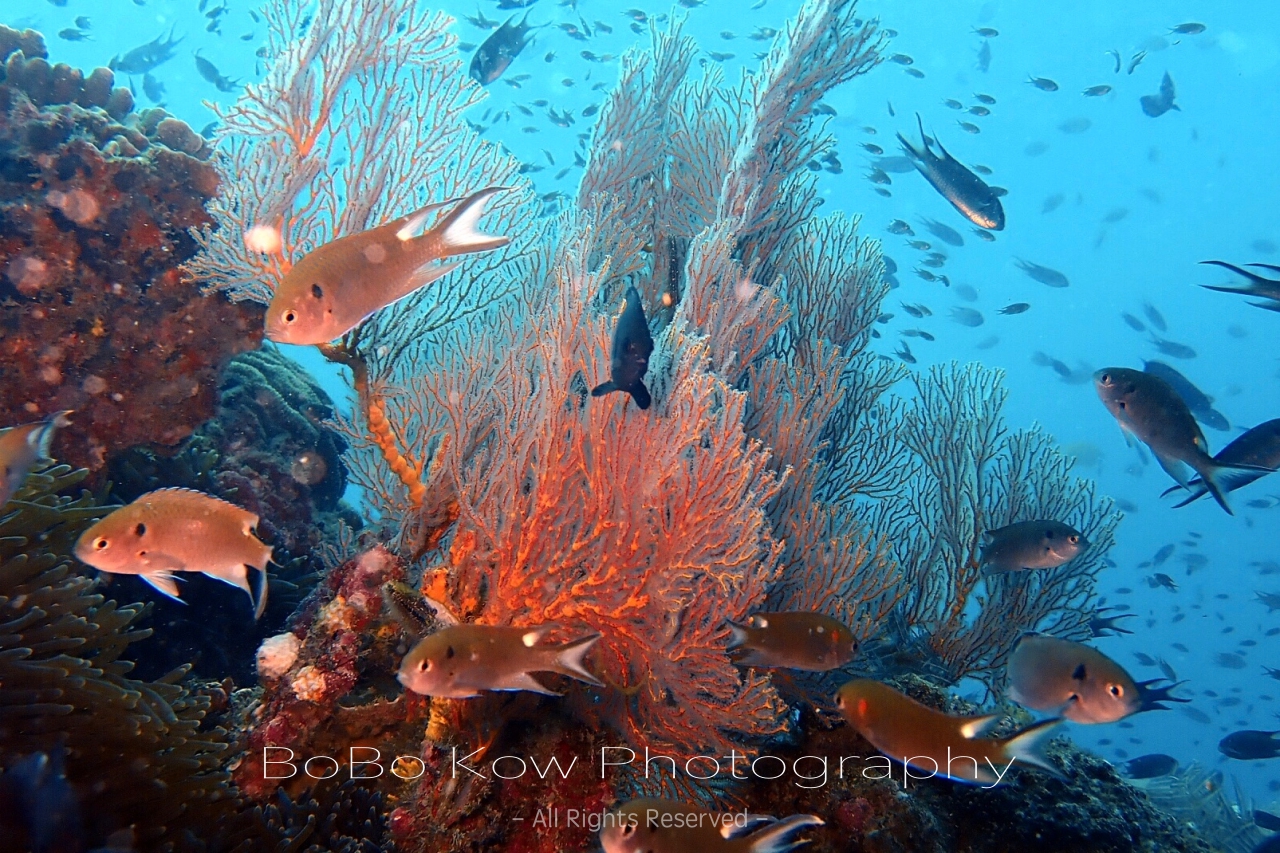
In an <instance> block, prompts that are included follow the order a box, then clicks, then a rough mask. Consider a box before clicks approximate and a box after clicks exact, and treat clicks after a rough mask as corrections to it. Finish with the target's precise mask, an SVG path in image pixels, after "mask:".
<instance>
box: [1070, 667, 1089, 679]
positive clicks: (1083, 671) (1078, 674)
mask: <svg viewBox="0 0 1280 853" xmlns="http://www.w3.org/2000/svg"><path fill="white" fill-rule="evenodd" d="M1088 677H1089V670H1088V668H1087V667H1085V665H1084V664H1080V665H1079V666H1077V667H1076V668H1075V671H1074V672H1072V673H1071V679H1072V680H1073V681H1084V680H1085V679H1086V678H1088Z"/></svg>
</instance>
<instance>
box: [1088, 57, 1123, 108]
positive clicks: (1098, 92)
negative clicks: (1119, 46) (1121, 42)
mask: <svg viewBox="0 0 1280 853" xmlns="http://www.w3.org/2000/svg"><path fill="white" fill-rule="evenodd" d="M1119 59H1120V57H1119V55H1117V56H1116V60H1117V62H1118V61H1119ZM1116 70H1117V71H1119V70H1120V67H1119V66H1118V65H1117V66H1116ZM1110 91H1111V87H1110V86H1108V85H1106V84H1105V83H1104V84H1103V85H1101V86H1090V87H1089V88H1088V89H1085V90H1084V96H1085V97H1086V98H1099V97H1101V96H1103V95H1105V94H1107V93H1108V92H1110Z"/></svg>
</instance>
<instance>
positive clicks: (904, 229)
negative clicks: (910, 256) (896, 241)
mask: <svg viewBox="0 0 1280 853" xmlns="http://www.w3.org/2000/svg"><path fill="white" fill-rule="evenodd" d="M886 230H887V231H888V232H889V233H890V234H907V235H910V236H912V237H914V236H915V234H916V232H914V231H912V230H911V226H910V225H908V224H907V223H905V222H903V221H902V220H901V219H895V220H893V221H892V222H890V223H889V227H888V228H887V229H886Z"/></svg>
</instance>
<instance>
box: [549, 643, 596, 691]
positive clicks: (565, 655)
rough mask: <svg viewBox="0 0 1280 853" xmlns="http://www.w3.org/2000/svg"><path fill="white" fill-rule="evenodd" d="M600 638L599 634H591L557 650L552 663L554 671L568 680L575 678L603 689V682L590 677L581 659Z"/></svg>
mask: <svg viewBox="0 0 1280 853" xmlns="http://www.w3.org/2000/svg"><path fill="white" fill-rule="evenodd" d="M600 637H601V635H600V634H591V635H589V636H586V637H583V638H582V639H581V640H578V641H577V642H574V643H570V644H569V645H567V646H564V647H562V648H560V649H558V650H557V651H556V657H555V661H554V663H555V669H554V671H555V672H558V673H560V674H561V675H567V676H569V677H570V678H576V679H578V680H579V681H585V682H587V683H588V684H594V685H595V686H596V687H604V682H602V681H601V680H600V679H598V678H596V677H595V676H594V675H592V674H591V672H590V671H589V670H588V669H587V668H586V666H585V665H584V664H583V663H582V660H583V658H585V657H586V656H587V652H589V651H591V647H592V646H594V645H595V644H596V641H597V640H599V639H600Z"/></svg>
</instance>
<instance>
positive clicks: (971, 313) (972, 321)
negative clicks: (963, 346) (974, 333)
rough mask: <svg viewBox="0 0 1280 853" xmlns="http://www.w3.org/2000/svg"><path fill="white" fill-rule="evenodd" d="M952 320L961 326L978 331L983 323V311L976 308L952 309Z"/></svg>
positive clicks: (958, 307) (959, 307) (960, 307)
mask: <svg viewBox="0 0 1280 853" xmlns="http://www.w3.org/2000/svg"><path fill="white" fill-rule="evenodd" d="M951 319H952V320H954V321H955V322H957V323H959V324H960V325H961V326H968V327H969V328H971V329H976V328H977V327H978V326H981V325H982V323H983V317H982V312H981V311H978V310H977V309H974V308H964V307H962V306H959V305H957V306H956V307H954V308H952V309H951Z"/></svg>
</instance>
